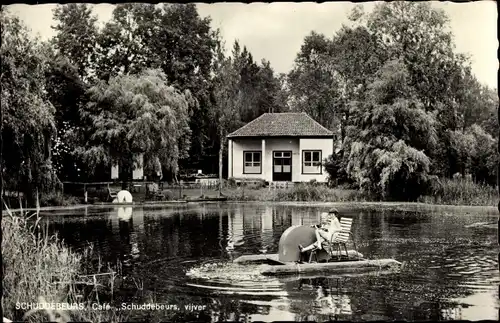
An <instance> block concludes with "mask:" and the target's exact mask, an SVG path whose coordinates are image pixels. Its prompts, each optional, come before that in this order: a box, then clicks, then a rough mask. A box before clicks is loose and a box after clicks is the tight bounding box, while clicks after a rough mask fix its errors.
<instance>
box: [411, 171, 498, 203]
mask: <svg viewBox="0 0 500 323" xmlns="http://www.w3.org/2000/svg"><path fill="white" fill-rule="evenodd" d="M498 196H499V194H498V189H497V188H495V187H492V186H490V185H486V184H480V183H475V182H473V181H472V180H470V179H465V178H454V179H448V178H442V179H440V180H439V181H437V182H436V183H434V184H433V185H432V186H431V188H430V193H429V194H427V195H425V196H422V197H421V198H420V199H419V201H420V202H423V203H428V204H446V205H470V206H496V205H497V203H498Z"/></svg>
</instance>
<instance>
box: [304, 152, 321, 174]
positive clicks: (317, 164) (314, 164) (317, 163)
mask: <svg viewBox="0 0 500 323" xmlns="http://www.w3.org/2000/svg"><path fill="white" fill-rule="evenodd" d="M315 153H317V159H315V158H314V155H315ZM307 154H310V155H309V158H306V155H307ZM322 155H323V151H321V150H302V174H316V175H318V174H322V173H323V170H322V167H321V161H322V160H321V158H322Z"/></svg>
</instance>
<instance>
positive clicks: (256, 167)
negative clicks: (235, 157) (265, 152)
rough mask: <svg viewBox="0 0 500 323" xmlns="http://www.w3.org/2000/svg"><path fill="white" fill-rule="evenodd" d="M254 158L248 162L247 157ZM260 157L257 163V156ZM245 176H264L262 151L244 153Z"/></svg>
mask: <svg viewBox="0 0 500 323" xmlns="http://www.w3.org/2000/svg"><path fill="white" fill-rule="evenodd" d="M248 154H250V155H251V156H252V157H251V158H250V161H247V155H248ZM256 155H258V156H259V161H256V158H255V156H256ZM243 174H262V151H260V150H252V151H250V150H248V151H244V152H243Z"/></svg>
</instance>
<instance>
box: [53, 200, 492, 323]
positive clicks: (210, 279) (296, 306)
mask: <svg viewBox="0 0 500 323" xmlns="http://www.w3.org/2000/svg"><path fill="white" fill-rule="evenodd" d="M338 209H339V210H340V212H341V214H342V215H343V216H350V217H353V218H354V223H353V233H354V237H355V239H356V243H357V246H358V250H359V251H360V252H361V253H362V254H363V255H365V257H367V258H370V259H377V258H378V259H381V258H393V259H396V260H398V261H400V262H403V263H404V266H403V268H402V269H401V270H400V271H399V272H393V273H385V274H383V273H378V272H374V273H371V274H364V275H358V276H355V275H351V276H349V275H344V276H329V277H299V276H291V277H287V278H273V277H263V276H259V275H258V273H257V269H256V266H253V267H252V266H245V267H243V266H236V265H231V264H229V262H230V261H231V259H235V258H236V257H238V256H240V255H244V254H259V253H277V251H278V241H279V239H280V236H281V234H282V233H283V232H284V231H285V230H286V229H287V228H288V227H290V226H291V225H296V224H303V225H310V224H314V223H317V221H318V219H319V214H320V213H321V212H324V211H325V210H327V207H325V206H300V205H283V204H261V203H242V204H239V203H234V204H233V203H228V204H215V203H214V204H193V205H191V204H189V205H187V204H186V205H182V206H168V207H134V208H118V207H110V208H102V207H101V208H91V207H89V208H86V209H78V210H71V211H68V210H66V211H57V212H53V211H52V212H50V213H46V214H47V215H49V214H50V217H49V218H50V223H51V226H52V228H53V229H54V230H56V231H57V232H58V234H59V236H60V237H62V238H63V239H64V240H65V243H66V244H68V245H69V246H71V247H72V248H74V249H77V250H78V249H82V248H84V247H86V246H88V245H89V243H91V244H92V245H93V248H94V251H95V254H96V255H99V256H100V262H101V264H106V263H109V264H111V265H112V266H115V267H116V265H117V264H119V268H120V270H121V272H122V275H123V277H124V278H123V280H122V282H121V285H120V287H119V291H118V293H116V295H115V299H114V301H115V302H116V304H121V303H122V302H125V303H127V304H143V303H156V304H164V305H177V306H178V308H177V309H175V308H170V309H169V310H164V311H163V312H162V311H151V310H149V311H148V310H137V311H131V312H130V313H129V314H130V315H131V318H134V319H141V318H147V319H150V320H154V319H157V320H158V321H159V320H160V319H161V318H163V317H165V315H167V314H165V313H166V312H168V311H170V312H171V311H176V310H177V311H191V312H192V313H195V314H197V311H198V309H192V308H189V309H187V308H186V307H185V305H188V304H192V305H201V306H203V305H205V306H206V310H205V311H203V314H204V315H207V316H205V317H206V318H208V317H209V318H211V320H213V321H217V320H219V319H222V320H240V321H274V320H281V321H283V320H290V321H297V320H302V321H303V320H320V321H324V320H335V319H339V320H353V321H371V320H393V319H394V320H411V321H413V320H457V319H463V320H483V319H491V320H498V318H499V317H498V313H499V308H500V306H499V301H498V299H499V297H498V290H499V287H498V286H499V283H500V279H499V274H498V245H497V227H496V221H497V213H496V212H495V211H494V210H493V211H492V210H491V209H489V211H488V210H486V209H485V210H481V209H479V210H477V209H476V210H475V211H474V212H473V213H470V212H469V211H467V209H460V211H445V209H442V210H440V209H439V208H437V209H436V208H432V209H429V210H426V209H425V208H423V209H422V208H420V209H418V210H405V209H404V208H398V209H395V208H394V207H393V208H392V209H391V208H386V207H377V208H370V207H360V206H359V205H358V206H356V205H352V206H349V207H339V208H338ZM481 223H495V225H493V226H491V225H490V226H484V225H481ZM213 264H217V266H216V267H211V265H213ZM198 312H199V311H198ZM170 314H172V313H170Z"/></svg>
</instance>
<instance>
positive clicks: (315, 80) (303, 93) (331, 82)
mask: <svg viewBox="0 0 500 323" xmlns="http://www.w3.org/2000/svg"><path fill="white" fill-rule="evenodd" d="M331 50H332V47H331V41H330V40H329V39H327V38H326V37H325V36H324V35H320V34H317V33H315V32H312V33H311V34H310V35H308V36H307V37H306V38H305V39H304V44H303V45H302V47H301V50H300V52H299V53H298V55H297V58H296V59H295V65H294V68H293V69H292V71H291V72H290V73H289V74H288V83H289V87H290V90H289V93H290V96H291V105H292V110H295V111H303V112H307V113H308V114H309V115H310V116H311V117H312V118H313V119H315V120H316V121H318V122H319V123H320V124H322V125H323V126H325V127H327V128H329V129H333V130H334V131H335V130H336V128H337V125H338V120H339V117H340V115H339V114H338V112H339V106H340V105H341V95H340V93H339V89H340V87H339V83H338V81H339V80H338V78H337V73H336V71H335V70H332V69H331V68H330V66H328V65H327V62H329V61H330V59H329V58H330V57H331V56H332V51H331Z"/></svg>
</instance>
